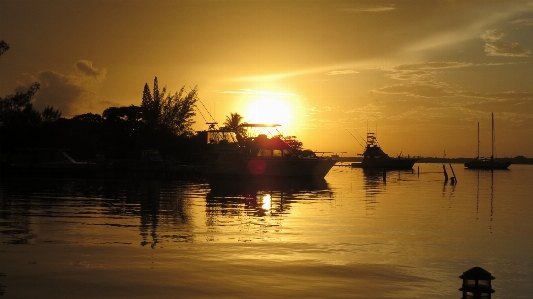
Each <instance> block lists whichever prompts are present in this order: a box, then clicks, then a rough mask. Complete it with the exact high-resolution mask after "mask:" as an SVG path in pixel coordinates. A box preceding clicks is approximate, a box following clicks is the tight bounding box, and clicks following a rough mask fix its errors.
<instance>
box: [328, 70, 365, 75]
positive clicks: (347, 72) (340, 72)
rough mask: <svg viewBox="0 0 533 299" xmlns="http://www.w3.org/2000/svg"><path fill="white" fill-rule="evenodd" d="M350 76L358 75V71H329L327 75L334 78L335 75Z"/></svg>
mask: <svg viewBox="0 0 533 299" xmlns="http://www.w3.org/2000/svg"><path fill="white" fill-rule="evenodd" d="M351 74H359V72H358V71H354V70H344V71H331V72H329V73H328V75H331V76H335V75H351Z"/></svg>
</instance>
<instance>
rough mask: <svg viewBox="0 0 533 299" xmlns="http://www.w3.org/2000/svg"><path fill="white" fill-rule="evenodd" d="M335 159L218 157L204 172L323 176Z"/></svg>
mask: <svg viewBox="0 0 533 299" xmlns="http://www.w3.org/2000/svg"><path fill="white" fill-rule="evenodd" d="M336 162H337V161H336V160H333V159H323V158H298V157H294V158H289V157H287V158H278V157H238V156H237V157H235V156H233V157H232V156H224V157H219V158H218V159H217V161H216V162H214V163H212V164H210V165H208V166H207V167H206V169H205V173H206V174H208V175H215V176H246V177H322V178H323V177H325V176H326V174H327V173H328V172H329V170H330V169H331V168H332V167H333V166H334V165H335V163H336Z"/></svg>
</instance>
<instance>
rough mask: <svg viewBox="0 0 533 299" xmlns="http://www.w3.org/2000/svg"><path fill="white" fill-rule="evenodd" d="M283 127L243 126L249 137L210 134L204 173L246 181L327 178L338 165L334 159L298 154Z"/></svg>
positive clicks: (218, 132) (231, 133) (223, 132)
mask: <svg viewBox="0 0 533 299" xmlns="http://www.w3.org/2000/svg"><path fill="white" fill-rule="evenodd" d="M280 127H281V126H280V125H267V124H244V125H242V128H243V129H244V130H243V131H244V132H246V136H241V134H239V133H237V132H235V131H232V130H228V129H213V128H211V129H210V130H208V132H207V133H208V134H207V143H208V151H207V153H206V156H205V167H204V172H205V173H206V174H208V175H221V176H246V177H250V176H251V177H324V176H326V174H327V173H328V172H329V170H330V169H331V168H332V167H333V166H334V165H335V163H336V160H334V159H331V157H318V156H317V155H316V154H315V153H314V152H312V151H309V150H305V151H301V150H295V149H293V148H292V147H291V146H289V144H287V142H285V140H284V138H283V134H281V132H280Z"/></svg>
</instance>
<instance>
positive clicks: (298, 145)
mask: <svg viewBox="0 0 533 299" xmlns="http://www.w3.org/2000/svg"><path fill="white" fill-rule="evenodd" d="M283 140H284V141H285V143H287V144H288V145H289V146H290V147H291V148H292V149H294V150H297V151H300V150H302V149H303V143H302V142H301V141H299V140H298V139H296V136H285V137H283Z"/></svg>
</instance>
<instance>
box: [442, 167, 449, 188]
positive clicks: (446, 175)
mask: <svg viewBox="0 0 533 299" xmlns="http://www.w3.org/2000/svg"><path fill="white" fill-rule="evenodd" d="M442 169H443V170H444V183H446V182H448V173H447V172H446V166H444V164H442Z"/></svg>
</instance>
